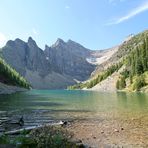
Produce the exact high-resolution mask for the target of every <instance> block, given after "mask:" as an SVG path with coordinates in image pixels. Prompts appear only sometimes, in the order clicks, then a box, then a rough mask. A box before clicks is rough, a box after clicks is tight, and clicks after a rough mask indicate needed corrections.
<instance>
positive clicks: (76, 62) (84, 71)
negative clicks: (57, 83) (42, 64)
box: [44, 39, 95, 81]
mask: <svg viewBox="0 0 148 148" xmlns="http://www.w3.org/2000/svg"><path fill="white" fill-rule="evenodd" d="M44 53H45V55H46V57H47V58H48V59H49V62H50V63H51V65H54V67H53V69H54V71H56V72H58V73H60V74H65V75H69V76H71V77H73V78H74V79H77V80H79V81H83V80H86V79H87V78H88V77H89V76H90V74H91V72H92V71H93V70H94V68H95V66H94V65H92V64H90V63H88V62H87V61H86V57H87V56H88V55H89V54H90V51H89V50H88V49H86V48H84V47H83V46H81V45H79V44H77V43H75V42H73V41H68V42H67V43H65V42H64V41H62V40H61V39H58V40H57V42H56V43H55V44H54V45H53V46H51V47H48V46H46V47H45V51H44Z"/></svg>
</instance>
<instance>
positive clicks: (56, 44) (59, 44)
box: [52, 38, 66, 47]
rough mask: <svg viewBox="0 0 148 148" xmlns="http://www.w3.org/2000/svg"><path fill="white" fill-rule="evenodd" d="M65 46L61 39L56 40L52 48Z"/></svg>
mask: <svg viewBox="0 0 148 148" xmlns="http://www.w3.org/2000/svg"><path fill="white" fill-rule="evenodd" d="M65 44H66V43H65V42H64V41H63V40H62V39H60V38H58V39H57V41H56V42H55V43H54V44H53V45H52V47H56V46H62V45H65Z"/></svg>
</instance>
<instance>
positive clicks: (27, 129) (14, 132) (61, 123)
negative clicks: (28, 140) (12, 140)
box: [5, 121, 67, 135]
mask: <svg viewBox="0 0 148 148" xmlns="http://www.w3.org/2000/svg"><path fill="white" fill-rule="evenodd" d="M65 123H66V124H67V121H60V122H58V123H48V124H43V125H38V126H30V127H26V128H21V129H17V130H13V131H8V132H5V135H18V134H20V133H21V132H23V131H24V130H25V131H27V132H29V131H31V130H33V129H38V128H41V127H44V126H54V125H60V126H64V125H65Z"/></svg>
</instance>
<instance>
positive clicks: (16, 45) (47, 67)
mask: <svg viewBox="0 0 148 148" xmlns="http://www.w3.org/2000/svg"><path fill="white" fill-rule="evenodd" d="M90 53H91V52H90V50H89V49H86V48H84V47H83V46H81V45H80V44H78V43H75V42H73V41H71V40H69V41H68V42H64V41H63V40H61V39H58V40H57V42H56V43H55V44H54V45H52V46H51V47H48V46H47V45H46V47H45V50H44V51H43V50H42V49H40V48H39V47H38V46H37V44H36V42H35V41H34V40H33V39H32V38H31V37H29V39H28V42H27V43H26V42H24V41H22V40H20V39H16V40H15V41H8V42H7V44H6V46H5V47H3V48H2V58H3V59H5V61H6V62H7V63H8V64H9V65H10V66H12V67H13V68H14V69H15V70H16V71H18V72H19V73H20V74H21V75H22V76H24V77H25V78H26V79H27V80H28V81H29V82H30V84H31V85H32V86H33V88H37V89H60V88H66V87H67V86H68V85H73V84H74V83H75V79H77V80H79V81H83V80H86V79H87V78H88V77H89V76H90V74H91V73H92V71H93V70H94V69H95V66H94V65H92V64H90V63H88V62H87V61H86V57H87V56H89V54H90Z"/></svg>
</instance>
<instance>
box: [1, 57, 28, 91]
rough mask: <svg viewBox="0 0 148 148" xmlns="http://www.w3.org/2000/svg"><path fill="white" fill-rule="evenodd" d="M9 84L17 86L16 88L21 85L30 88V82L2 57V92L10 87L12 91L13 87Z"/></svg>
mask: <svg viewBox="0 0 148 148" xmlns="http://www.w3.org/2000/svg"><path fill="white" fill-rule="evenodd" d="M7 85H8V87H7ZM9 86H15V87H16V88H17V87H21V88H25V89H29V88H30V85H29V84H28V82H27V81H26V80H25V79H24V78H23V77H22V76H21V75H20V74H19V73H17V72H16V71H15V70H14V69H12V68H11V67H10V66H9V65H8V64H7V63H6V62H5V61H4V60H3V59H2V58H0V93H1V91H3V90H4V88H5V89H7V88H9V91H10V90H11V88H10V87H9ZM12 89H13V88H12ZM17 90H18V88H17Z"/></svg>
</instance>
